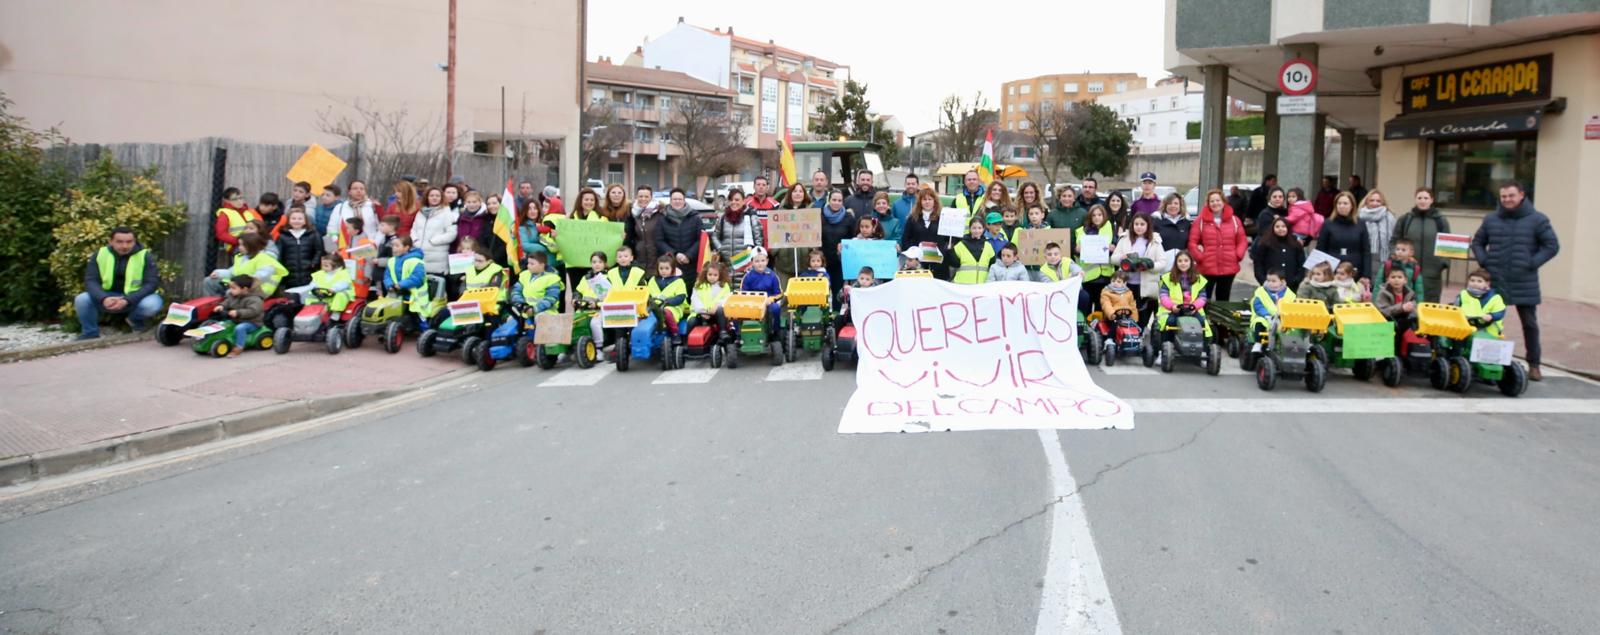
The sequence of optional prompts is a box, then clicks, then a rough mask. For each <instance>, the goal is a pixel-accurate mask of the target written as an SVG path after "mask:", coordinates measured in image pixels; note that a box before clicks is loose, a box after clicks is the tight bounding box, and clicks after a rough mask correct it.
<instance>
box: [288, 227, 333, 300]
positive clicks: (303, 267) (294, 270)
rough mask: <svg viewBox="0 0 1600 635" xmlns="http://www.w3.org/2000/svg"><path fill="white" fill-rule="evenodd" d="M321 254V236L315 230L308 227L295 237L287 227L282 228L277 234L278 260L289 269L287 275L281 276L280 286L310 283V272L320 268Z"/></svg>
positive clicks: (300, 285)
mask: <svg viewBox="0 0 1600 635" xmlns="http://www.w3.org/2000/svg"><path fill="white" fill-rule="evenodd" d="M322 254H323V248H322V236H321V235H320V234H318V233H317V231H316V230H314V229H309V228H308V229H306V230H305V233H303V234H300V237H299V238H295V237H294V234H292V233H290V232H289V228H287V227H285V228H283V232H282V233H281V234H279V235H278V262H281V263H283V268H285V269H288V270H289V275H287V276H284V277H283V283H282V284H281V285H280V286H281V287H283V288H285V289H288V288H290V287H303V286H305V285H308V284H311V274H312V273H315V272H316V271H317V270H318V269H320V268H322Z"/></svg>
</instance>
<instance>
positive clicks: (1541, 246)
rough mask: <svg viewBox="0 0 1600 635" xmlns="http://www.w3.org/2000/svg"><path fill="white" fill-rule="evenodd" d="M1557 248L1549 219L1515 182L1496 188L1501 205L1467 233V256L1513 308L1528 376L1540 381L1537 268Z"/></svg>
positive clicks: (1558, 245)
mask: <svg viewBox="0 0 1600 635" xmlns="http://www.w3.org/2000/svg"><path fill="white" fill-rule="evenodd" d="M1560 251H1561V244H1560V243H1559V242H1557V240H1556V230H1555V228H1554V227H1552V226H1551V225H1550V219H1549V218H1548V217H1546V216H1545V215H1544V214H1542V213H1540V212H1539V210H1536V209H1534V208H1533V203H1531V202H1529V201H1528V200H1527V199H1526V195H1525V194H1524V192H1523V189H1522V184H1521V183H1518V182H1516V181H1510V182H1507V183H1506V184H1504V185H1501V186H1500V206H1499V208H1497V209H1495V213H1493V214H1490V215H1488V216H1485V217H1483V224H1482V225H1479V226H1478V233H1476V234H1473V235H1472V258H1473V259H1474V260H1477V261H1478V264H1480V265H1483V268H1484V269H1488V270H1489V274H1490V275H1491V276H1493V277H1494V288H1495V290H1496V291H1498V292H1500V295H1501V296H1502V297H1504V298H1505V303H1506V304H1508V305H1512V306H1515V307H1517V319H1518V320H1520V321H1521V322H1522V340H1523V342H1522V347H1523V349H1525V350H1526V354H1527V358H1528V379H1531V380H1533V381H1542V380H1543V379H1544V373H1542V372H1540V371H1539V353H1540V351H1539V314H1538V309H1539V302H1540V300H1542V299H1543V298H1542V296H1541V294H1540V289H1539V268H1540V267H1543V266H1544V263H1547V262H1550V259H1552V258H1555V257H1556V254H1557V253H1558V252H1560Z"/></svg>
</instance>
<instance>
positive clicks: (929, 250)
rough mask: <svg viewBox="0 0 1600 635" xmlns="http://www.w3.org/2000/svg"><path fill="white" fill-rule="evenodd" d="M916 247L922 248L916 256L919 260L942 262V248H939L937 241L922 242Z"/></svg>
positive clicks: (928, 262)
mask: <svg viewBox="0 0 1600 635" xmlns="http://www.w3.org/2000/svg"><path fill="white" fill-rule="evenodd" d="M918 247H919V248H920V249H922V255H921V256H920V257H918V258H917V260H919V261H921V262H922V263H924V264H942V263H943V262H944V250H942V249H939V245H938V244H937V243H932V242H923V243H922V244H921V245H918Z"/></svg>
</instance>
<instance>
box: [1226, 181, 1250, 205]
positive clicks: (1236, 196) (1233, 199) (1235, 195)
mask: <svg viewBox="0 0 1600 635" xmlns="http://www.w3.org/2000/svg"><path fill="white" fill-rule="evenodd" d="M1228 207H1232V208H1234V209H1250V197H1248V196H1245V195H1244V192H1243V191H1241V190H1240V189H1239V186H1237V185H1229V186H1228Z"/></svg>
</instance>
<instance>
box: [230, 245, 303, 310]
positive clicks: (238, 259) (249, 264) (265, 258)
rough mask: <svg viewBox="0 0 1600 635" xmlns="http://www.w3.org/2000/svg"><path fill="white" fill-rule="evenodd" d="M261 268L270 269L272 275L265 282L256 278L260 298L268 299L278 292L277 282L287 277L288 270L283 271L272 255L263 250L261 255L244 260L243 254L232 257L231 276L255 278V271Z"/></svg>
mask: <svg viewBox="0 0 1600 635" xmlns="http://www.w3.org/2000/svg"><path fill="white" fill-rule="evenodd" d="M262 267H268V268H271V269H272V275H271V276H269V277H268V278H267V279H266V280H260V279H259V278H257V280H260V282H259V285H260V289H261V297H263V298H270V297H272V294H274V293H277V292H278V282H280V281H282V280H283V277H284V276H287V275H289V270H288V269H285V268H284V266H283V264H282V263H279V262H278V259H277V258H273V257H272V254H269V253H267V252H266V250H264V249H263V250H262V251H261V253H258V254H256V255H254V256H251V257H249V258H246V257H245V256H244V254H238V255H236V256H234V257H233V269H232V271H233V275H236V276H250V277H252V278H255V277H256V271H259V270H260V269H261V268H262Z"/></svg>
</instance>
